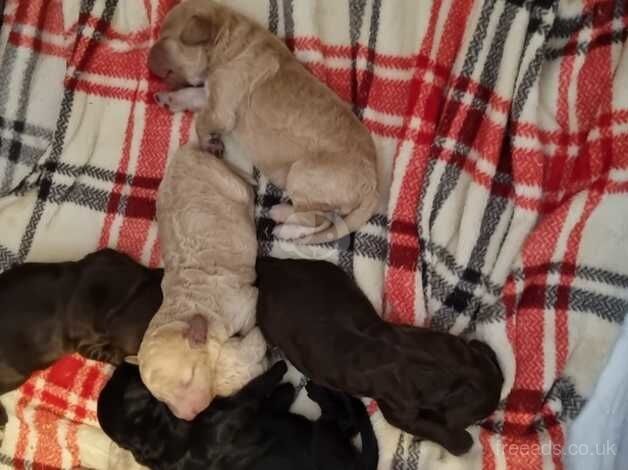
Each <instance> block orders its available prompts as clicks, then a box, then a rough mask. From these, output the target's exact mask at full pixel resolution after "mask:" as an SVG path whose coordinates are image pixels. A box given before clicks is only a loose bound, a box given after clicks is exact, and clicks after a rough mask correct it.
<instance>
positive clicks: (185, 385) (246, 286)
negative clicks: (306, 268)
mask: <svg viewBox="0 0 628 470" xmlns="http://www.w3.org/2000/svg"><path fill="white" fill-rule="evenodd" d="M253 210H254V205H253V191H252V189H251V187H250V186H249V185H248V184H246V183H245V182H244V181H243V180H242V179H241V178H240V177H238V176H237V175H236V174H234V173H233V172H232V171H231V169H230V168H229V167H228V166H227V164H226V163H225V162H224V161H222V160H219V159H218V158H216V157H215V156H214V155H211V154H208V153H206V152H202V151H200V150H196V149H194V148H192V147H183V148H181V149H179V151H178V152H177V154H176V155H175V156H174V158H173V160H172V163H170V166H169V168H168V169H167V171H166V176H165V177H164V180H163V182H162V183H161V187H160V190H159V197H158V200H157V221H158V225H159V237H160V242H161V250H162V256H163V260H164V280H163V283H162V290H163V295H164V301H163V304H162V306H161V308H160V309H159V311H158V312H157V313H156V314H155V317H154V318H153V320H152V321H151V323H150V325H149V326H148V330H147V331H146V335H145V336H144V339H143V341H142V344H141V346H140V350H139V353H138V357H137V362H138V363H139V366H140V372H141V376H142V380H143V381H144V383H145V384H146V386H147V387H148V389H149V390H150V391H151V393H153V395H154V396H155V397H156V398H157V399H159V400H161V401H163V402H165V403H166V404H167V405H168V407H169V408H170V409H171V410H172V412H173V413H174V414H175V415H176V416H177V417H179V418H181V419H186V420H191V419H193V418H194V417H195V416H196V415H197V414H198V413H200V412H201V411H203V410H204V409H205V408H207V406H209V404H210V402H211V400H212V399H213V398H214V397H215V396H229V395H231V394H233V393H235V392H237V391H239V390H240V388H242V386H244V385H245V384H246V383H248V382H249V381H250V380H251V379H253V378H254V377H256V376H257V375H259V374H261V373H262V372H264V370H265V369H266V366H267V364H266V359H265V354H266V342H265V341H264V338H263V337H262V335H261V333H260V331H259V329H258V328H254V326H255V310H256V302H257V289H256V288H255V287H254V286H253V283H254V282H255V277H256V275H255V258H256V256H257V239H256V234H255V221H254V214H253Z"/></svg>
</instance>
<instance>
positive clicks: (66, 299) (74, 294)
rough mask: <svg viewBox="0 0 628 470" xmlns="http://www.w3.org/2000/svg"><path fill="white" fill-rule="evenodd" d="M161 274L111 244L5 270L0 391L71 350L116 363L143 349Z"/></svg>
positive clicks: (0, 288)
mask: <svg viewBox="0 0 628 470" xmlns="http://www.w3.org/2000/svg"><path fill="white" fill-rule="evenodd" d="M162 277H163V270H162V269H149V268H146V267H144V266H142V265H140V264H138V263H136V262H135V261H133V260H132V259H131V258H129V257H128V256H126V255H124V254H122V253H118V252H116V251H114V250H110V249H105V250H101V251H98V252H96V253H92V254H90V255H88V256H86V257H85V258H83V259H81V260H80V261H76V262H67V263H26V264H22V265H18V266H16V267H14V268H12V269H10V270H8V271H5V272H3V273H2V274H0V306H1V307H0V325H2V327H1V328H0V395H1V394H3V393H6V392H9V391H11V390H14V389H16V388H17V387H19V386H20V385H22V383H24V382H25V381H26V379H28V377H29V376H30V375H31V374H32V373H33V372H35V371H37V370H41V369H45V368H46V367H48V366H49V365H51V364H52V363H53V362H55V361H56V360H57V359H60V358H61V357H62V356H64V355H66V354H70V353H74V352H78V353H80V354H82V355H83V356H85V357H87V358H90V359H95V360H99V361H104V362H110V363H112V364H119V363H120V362H122V360H123V359H124V357H125V356H127V355H134V354H137V350H138V348H139V345H140V342H141V341H142V337H143V335H144V332H145V331H146V328H147V326H148V323H149V322H150V320H151V319H152V317H153V315H154V314H155V312H156V311H157V310H158V309H159V307H160V305H161V302H162V295H161V286H160V284H161V279H162ZM0 422H6V415H5V412H4V409H2V407H1V406H0Z"/></svg>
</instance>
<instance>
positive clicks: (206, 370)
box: [138, 314, 220, 421]
mask: <svg viewBox="0 0 628 470" xmlns="http://www.w3.org/2000/svg"><path fill="white" fill-rule="evenodd" d="M207 326H208V325H207V320H206V319H205V317H203V316H201V315H198V314H197V315H194V316H192V317H191V318H189V319H188V320H187V321H173V322H170V323H167V324H165V325H163V326H161V327H159V328H157V329H156V330H155V331H153V332H152V333H150V335H149V337H148V338H145V339H144V341H143V342H142V345H141V346H140V352H139V355H138V360H139V365H140V373H141V376H142V380H143V381H144V383H145V384H146V386H147V387H148V389H149V390H150V391H151V393H152V394H153V395H154V396H155V397H156V398H157V399H158V400H160V401H162V402H164V403H166V404H167V405H168V408H170V410H171V411H172V413H173V414H174V415H175V416H176V417H178V418H181V419H185V420H188V421H190V420H192V419H194V417H195V416H196V415H197V414H199V413H200V412H201V411H203V410H204V409H205V408H207V407H208V406H209V404H210V402H211V400H212V398H213V397H214V392H213V389H214V384H213V367H214V364H213V363H212V362H213V361H212V358H213V357H217V355H218V354H217V353H212V349H218V348H219V347H220V346H219V345H217V344H216V342H215V341H214V340H211V339H208V337H207Z"/></svg>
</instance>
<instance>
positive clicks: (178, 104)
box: [155, 87, 207, 113]
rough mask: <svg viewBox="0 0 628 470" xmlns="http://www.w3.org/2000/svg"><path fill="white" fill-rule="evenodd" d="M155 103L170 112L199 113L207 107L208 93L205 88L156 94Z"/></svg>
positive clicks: (190, 88)
mask: <svg viewBox="0 0 628 470" xmlns="http://www.w3.org/2000/svg"><path fill="white" fill-rule="evenodd" d="M155 102H156V103H157V104H158V105H159V106H161V107H162V108H166V109H168V110H169V111H170V112H173V113H177V112H179V111H192V112H194V113H196V112H199V111H200V110H202V109H203V108H204V107H206V106H207V92H206V91H205V88H204V87H189V88H181V89H180V90H176V91H160V92H159V93H155Z"/></svg>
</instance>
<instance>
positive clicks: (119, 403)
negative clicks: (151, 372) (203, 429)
mask: <svg viewBox="0 0 628 470" xmlns="http://www.w3.org/2000/svg"><path fill="white" fill-rule="evenodd" d="M97 416H98V422H99V424H100V427H101V428H102V430H103V431H104V432H105V434H107V436H109V437H110V438H111V439H112V440H113V441H114V442H115V443H117V444H118V445H120V446H121V447H122V448H124V449H128V450H130V451H131V452H132V453H133V456H134V457H135V459H136V460H137V461H138V462H140V463H142V464H143V465H147V466H151V467H152V466H154V465H155V464H156V463H159V464H164V463H165V461H166V460H167V459H169V460H172V461H173V463H175V462H176V461H178V460H179V459H181V458H183V454H184V453H185V452H186V449H187V447H188V446H187V444H186V442H187V439H188V436H189V432H190V429H191V424H190V423H188V422H186V421H181V420H178V419H176V418H175V417H174V416H172V414H171V413H170V411H169V410H168V408H167V407H166V405H164V404H163V403H160V402H159V401H158V400H157V399H155V398H154V397H153V396H152V395H151V393H150V391H149V390H148V389H147V388H146V386H145V385H144V384H143V383H142V380H141V378H140V373H139V370H138V368H137V367H136V366H133V365H130V364H127V363H123V364H122V365H120V366H119V367H117V368H116V370H115V371H114V373H113V375H112V376H111V378H110V379H109V381H108V382H107V384H106V385H105V387H104V388H103V390H102V392H101V393H100V395H99V397H98V409H97ZM125 468H126V467H125Z"/></svg>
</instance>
